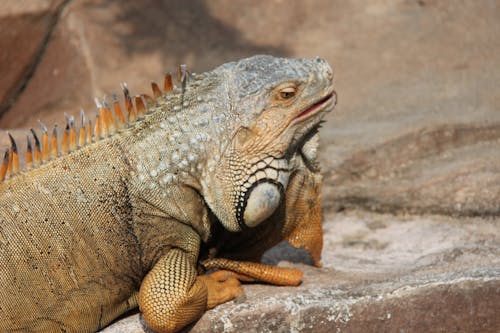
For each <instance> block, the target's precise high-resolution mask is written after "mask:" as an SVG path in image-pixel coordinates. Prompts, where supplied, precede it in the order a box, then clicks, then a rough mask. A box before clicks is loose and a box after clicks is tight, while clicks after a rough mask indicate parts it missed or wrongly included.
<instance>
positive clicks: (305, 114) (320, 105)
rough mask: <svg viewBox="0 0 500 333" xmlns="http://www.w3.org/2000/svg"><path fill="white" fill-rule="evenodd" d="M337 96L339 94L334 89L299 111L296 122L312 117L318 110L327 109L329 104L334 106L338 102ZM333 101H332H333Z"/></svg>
mask: <svg viewBox="0 0 500 333" xmlns="http://www.w3.org/2000/svg"><path fill="white" fill-rule="evenodd" d="M336 96H337V94H336V93H335V91H332V92H331V93H330V94H328V95H326V96H325V97H323V98H322V99H320V100H319V101H317V102H316V103H314V104H313V105H311V106H310V107H308V108H307V109H305V110H304V111H302V112H301V113H299V114H298V115H297V116H296V117H295V118H294V119H293V121H294V122H299V121H303V120H305V119H308V118H309V117H312V116H313V115H314V114H317V113H318V112H320V111H322V110H324V109H326V108H327V107H328V106H332V107H333V106H334V105H335V102H336ZM332 101H333V103H330V102H332Z"/></svg>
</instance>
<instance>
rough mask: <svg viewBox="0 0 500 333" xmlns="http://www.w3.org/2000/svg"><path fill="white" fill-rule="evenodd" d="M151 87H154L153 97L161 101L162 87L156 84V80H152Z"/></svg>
mask: <svg viewBox="0 0 500 333" xmlns="http://www.w3.org/2000/svg"><path fill="white" fill-rule="evenodd" d="M151 88H152V89H153V97H154V98H155V100H156V101H159V100H160V99H161V97H162V95H163V94H162V93H161V90H160V87H158V85H157V84H156V82H153V81H151Z"/></svg>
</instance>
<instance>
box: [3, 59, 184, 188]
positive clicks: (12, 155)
mask: <svg viewBox="0 0 500 333" xmlns="http://www.w3.org/2000/svg"><path fill="white" fill-rule="evenodd" d="M189 76H190V74H189V73H188V71H187V69H186V67H185V65H181V66H179V75H178V77H179V84H180V86H181V88H182V93H184V90H185V88H186V82H187V80H188V78H189ZM121 87H122V90H123V96H124V110H123V109H122V106H121V104H120V102H119V100H118V97H117V96H116V95H115V94H113V101H112V107H110V106H109V104H108V102H107V99H106V96H105V97H104V98H103V100H102V101H101V100H99V99H98V98H95V99H94V102H95V104H96V107H97V112H96V116H95V120H94V122H92V120H91V119H88V120H87V118H86V116H85V112H84V111H83V109H80V126H79V127H77V126H76V125H75V119H74V117H73V116H69V115H67V114H65V118H66V125H65V126H64V129H63V131H62V134H61V138H60V139H59V135H60V134H59V130H58V127H57V125H55V126H54V129H53V130H52V133H51V135H50V137H49V131H48V129H47V126H45V124H44V123H43V122H41V121H39V123H40V129H41V139H40V137H39V136H38V134H37V132H36V131H35V130H34V129H30V134H28V135H27V137H26V140H27V149H26V167H27V169H28V170H29V169H33V168H35V167H37V166H40V165H42V164H44V163H47V162H48V161H50V160H54V159H56V158H58V157H59V156H64V155H67V154H69V153H71V152H72V151H75V150H78V149H79V148H82V147H84V146H86V145H88V144H90V143H92V142H96V141H99V140H101V139H104V138H107V137H109V136H111V135H113V134H115V133H118V132H120V131H121V130H123V129H125V128H127V127H129V126H132V125H133V124H134V123H135V122H136V121H137V120H140V119H142V118H144V117H145V115H146V114H147V113H148V111H150V109H151V108H152V107H154V106H155V105H156V104H157V103H158V102H159V101H160V100H161V99H162V98H163V96H164V94H171V93H173V92H174V84H173V82H172V75H171V74H170V73H168V74H165V79H164V85H163V92H162V91H161V89H160V87H159V86H158V84H156V83H155V82H151V88H152V90H153V97H151V96H149V95H146V94H142V95H136V96H134V98H133V99H132V97H131V96H130V92H129V89H128V87H127V84H126V83H122V84H121ZM7 134H8V136H9V139H10V148H8V149H6V151H5V153H4V155H3V159H1V164H0V182H1V181H3V180H5V179H6V178H7V177H13V176H14V175H16V174H17V173H19V154H18V150H17V144H16V141H15V140H14V138H13V137H12V135H11V134H10V133H7ZM59 141H60V145H59ZM0 158H1V157H0Z"/></svg>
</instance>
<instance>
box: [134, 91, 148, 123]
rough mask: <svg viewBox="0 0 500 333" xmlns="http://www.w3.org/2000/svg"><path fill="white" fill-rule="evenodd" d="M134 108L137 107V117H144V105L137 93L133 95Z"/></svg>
mask: <svg viewBox="0 0 500 333" xmlns="http://www.w3.org/2000/svg"><path fill="white" fill-rule="evenodd" d="M135 108H136V109H137V117H138V118H139V119H141V118H144V116H145V115H146V106H145V105H144V102H143V100H142V97H141V96H139V95H137V96H135Z"/></svg>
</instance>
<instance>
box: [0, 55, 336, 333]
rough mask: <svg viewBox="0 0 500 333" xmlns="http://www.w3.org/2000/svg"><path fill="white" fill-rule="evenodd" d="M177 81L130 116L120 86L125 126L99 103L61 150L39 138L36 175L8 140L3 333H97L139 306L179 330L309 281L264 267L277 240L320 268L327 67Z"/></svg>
mask: <svg viewBox="0 0 500 333" xmlns="http://www.w3.org/2000/svg"><path fill="white" fill-rule="evenodd" d="M180 76H181V79H180V82H179V83H178V87H172V80H171V78H170V76H166V80H165V91H164V92H161V91H160V89H159V88H158V86H157V85H156V84H153V92H154V98H147V97H146V96H144V95H143V96H138V97H136V98H135V103H133V100H132V98H131V97H130V96H129V94H128V90H127V89H126V87H124V91H125V111H126V112H122V110H121V108H120V105H119V103H118V102H117V101H115V102H114V103H113V106H114V112H111V110H110V108H109V107H108V106H107V104H106V103H102V104H101V103H100V102H98V103H97V104H98V108H99V113H98V117H97V119H96V120H95V123H94V124H92V123H90V122H86V121H85V120H84V119H83V118H84V117H82V125H81V127H79V128H76V127H75V125H74V121H73V119H68V124H67V126H66V129H65V130H64V131H63V133H62V134H61V136H62V137H61V138H59V139H58V138H57V131H54V134H53V135H52V136H51V137H49V133H47V130H46V129H43V130H42V134H41V136H37V135H36V133H35V132H34V131H33V134H34V136H32V138H29V139H28V153H27V163H28V167H29V168H28V170H26V171H22V172H19V171H18V169H19V162H18V159H19V158H18V152H17V148H16V144H15V142H14V140H12V147H11V148H10V149H9V150H8V151H7V152H6V154H5V158H4V161H3V164H2V165H1V166H0V179H3V182H0V331H2V332H3V331H8V332H31V331H34V332H35V331H36V332H93V331H96V330H98V329H100V328H101V327H103V326H105V325H106V324H108V323H109V322H110V321H112V320H113V319H114V318H116V317H117V316H119V315H120V314H122V313H124V312H126V311H127V310H129V309H131V308H134V307H136V306H139V308H140V310H141V312H142V313H143V316H144V319H145V321H146V322H147V324H148V325H149V326H150V327H151V328H153V329H154V330H156V331H158V332H174V331H176V330H179V329H180V328H182V327H184V326H185V325H187V324H189V323H190V322H192V321H194V320H197V319H198V318H199V317H200V316H201V315H202V314H203V312H204V311H205V310H206V309H208V308H211V307H214V306H216V305H217V304H220V303H223V302H226V301H228V300H231V299H233V298H234V297H236V296H238V295H241V294H242V289H241V286H240V283H239V281H251V280H260V281H264V282H268V283H274V284H278V285H297V284H298V283H300V280H301V277H302V273H301V272H300V271H298V270H295V269H286V268H279V267H272V266H266V265H263V264H260V263H259V260H260V257H261V255H262V254H263V252H264V251H266V250H267V249H268V248H270V247H271V246H273V245H274V244H276V243H278V242H279V241H281V240H288V241H289V242H290V243H291V244H292V245H293V246H296V247H305V248H306V249H307V250H308V251H309V252H310V254H311V256H312V258H313V260H314V263H315V264H316V265H319V258H320V252H321V247H322V231H321V210H320V202H319V200H320V198H319V196H320V185H321V177H320V175H319V170H318V165H317V162H316V149H317V138H318V136H317V130H318V127H319V123H320V121H321V119H322V118H323V117H324V115H325V114H326V112H328V111H330V110H331V109H333V107H334V104H335V101H336V97H335V96H336V95H335V93H334V91H333V89H332V84H333V73H332V70H331V68H330V66H329V65H328V64H327V63H326V62H325V61H324V60H322V59H319V58H314V59H285V58H274V57H271V56H255V57H252V58H248V59H243V60H240V61H237V62H231V63H227V64H224V65H222V66H220V67H218V68H216V69H214V70H213V71H211V72H207V73H203V74H189V73H188V72H187V71H185V69H182V70H181V71H180ZM144 102H146V103H144ZM134 104H135V106H134ZM146 109H147V111H146ZM136 118H137V119H136ZM214 268H219V269H220V270H217V271H215V272H214V273H212V274H208V275H204V274H203V271H204V270H210V269H214Z"/></svg>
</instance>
